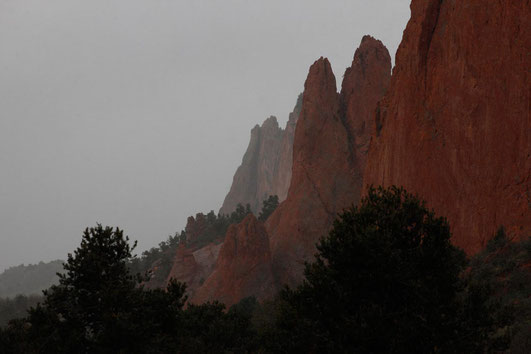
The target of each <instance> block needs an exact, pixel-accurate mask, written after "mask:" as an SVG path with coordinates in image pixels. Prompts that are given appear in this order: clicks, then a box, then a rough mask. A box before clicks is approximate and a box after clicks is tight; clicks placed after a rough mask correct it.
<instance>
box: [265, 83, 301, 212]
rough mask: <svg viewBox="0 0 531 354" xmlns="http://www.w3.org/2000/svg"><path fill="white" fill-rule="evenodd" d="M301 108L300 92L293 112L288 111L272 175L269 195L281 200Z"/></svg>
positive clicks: (284, 194)
mask: <svg viewBox="0 0 531 354" xmlns="http://www.w3.org/2000/svg"><path fill="white" fill-rule="evenodd" d="M301 110H302V93H301V94H300V95H299V97H298V99H297V103H296V104H295V108H293V112H291V113H290V115H289V119H288V122H287V123H286V128H285V129H284V135H283V137H282V142H281V144H280V151H279V157H278V163H277V166H276V170H275V174H274V176H273V182H272V191H271V193H270V194H271V195H276V196H278V200H279V201H280V202H282V201H283V200H284V199H286V197H287V195H288V189H289V185H290V182H291V169H292V166H293V140H294V138H295V127H296V126H297V121H298V119H299V116H300V113H301Z"/></svg>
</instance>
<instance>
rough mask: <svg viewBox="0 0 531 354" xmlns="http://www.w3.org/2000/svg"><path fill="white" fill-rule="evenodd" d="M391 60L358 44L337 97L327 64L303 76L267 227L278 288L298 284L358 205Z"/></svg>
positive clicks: (367, 41)
mask: <svg viewBox="0 0 531 354" xmlns="http://www.w3.org/2000/svg"><path fill="white" fill-rule="evenodd" d="M390 63H391V60H390V57H389V54H388V52H387V50H386V49H385V47H384V46H383V44H382V43H381V42H380V41H376V40H375V39H373V38H371V37H365V38H364V39H363V40H362V43H361V45H360V48H359V49H358V50H357V51H356V54H355V57H354V61H353V63H352V67H351V68H349V69H348V70H347V72H346V74H345V79H344V82H343V89H342V92H341V95H340V94H338V93H337V92H336V81H335V77H334V74H333V73H332V69H331V67H330V63H329V62H328V60H327V59H323V58H321V59H319V60H318V61H316V62H315V63H314V64H313V65H312V67H311V68H310V72H309V74H308V78H307V80H306V83H305V85H304V88H305V90H304V97H303V104H302V111H301V115H300V118H299V121H298V123H297V129H296V131H295V141H294V147H293V170H292V179H291V185H290V188H289V192H288V197H287V199H286V200H285V201H284V202H283V203H282V204H281V205H280V206H279V207H278V209H277V210H276V211H275V212H274V213H273V214H272V215H271V216H270V217H269V219H268V220H267V223H266V227H267V230H268V232H269V235H270V236H271V253H272V259H273V267H274V268H273V269H274V272H275V275H276V276H277V280H278V282H279V283H287V284H290V285H293V284H295V283H297V282H298V281H299V280H300V279H301V278H302V268H303V261H304V260H310V259H311V257H312V256H313V255H314V253H315V243H316V242H317V241H318V239H319V238H320V237H321V236H323V235H325V234H326V233H327V232H328V230H329V228H330V226H331V224H332V221H333V220H334V219H335V217H336V215H337V213H338V212H340V211H341V210H342V209H344V208H345V207H348V206H350V205H351V204H355V203H357V202H358V201H359V198H360V193H361V186H362V172H361V171H363V167H364V163H365V155H366V145H367V140H368V138H367V136H368V134H369V133H370V131H369V129H370V122H371V120H370V117H371V112H374V109H375V108H376V103H377V102H378V100H380V99H381V98H382V95H383V94H384V91H385V89H386V87H387V85H388V83H389V78H390V68H391V64H390Z"/></svg>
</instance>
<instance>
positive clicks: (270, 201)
mask: <svg viewBox="0 0 531 354" xmlns="http://www.w3.org/2000/svg"><path fill="white" fill-rule="evenodd" d="M277 207H278V196H277V195H270V196H269V198H267V199H265V200H264V201H263V202H262V211H261V212H260V215H259V216H258V220H260V221H266V220H267V218H268V217H269V215H271V214H273V212H274V211H275V209H276V208H277Z"/></svg>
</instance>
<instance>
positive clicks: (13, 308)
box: [0, 295, 44, 327]
mask: <svg viewBox="0 0 531 354" xmlns="http://www.w3.org/2000/svg"><path fill="white" fill-rule="evenodd" d="M43 299H44V298H43V297H42V296H39V295H29V296H26V295H17V296H15V297H14V298H6V299H0V327H2V326H5V325H7V323H8V322H9V321H10V320H12V319H14V318H19V317H24V316H26V313H27V311H28V310H29V308H30V307H32V306H36V305H37V303H39V302H42V301H43Z"/></svg>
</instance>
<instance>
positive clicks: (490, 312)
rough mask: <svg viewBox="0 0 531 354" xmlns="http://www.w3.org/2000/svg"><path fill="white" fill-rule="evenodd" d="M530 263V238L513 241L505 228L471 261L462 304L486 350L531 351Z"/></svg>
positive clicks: (471, 326) (471, 325)
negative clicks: (508, 236)
mask: <svg viewBox="0 0 531 354" xmlns="http://www.w3.org/2000/svg"><path fill="white" fill-rule="evenodd" d="M530 264H531V238H529V237H528V238H527V239H524V240H522V241H520V242H511V241H510V240H509V239H508V238H507V235H506V233H505V230H504V229H503V228H500V230H499V231H498V232H497V233H496V235H495V236H494V237H493V238H492V239H491V240H490V241H489V242H488V244H487V247H486V248H485V250H483V251H482V252H480V253H478V254H477V255H476V256H474V257H473V258H472V260H471V262H470V268H469V270H468V271H467V272H466V273H465V278H464V282H465V284H466V289H465V291H464V292H463V301H464V308H465V311H466V312H467V313H468V316H467V318H466V319H467V320H468V321H469V322H471V323H469V324H468V325H467V327H468V328H474V329H475V330H476V331H478V332H479V333H480V334H481V339H482V341H481V342H482V344H481V346H482V348H481V349H483V351H488V352H501V351H507V350H509V351H510V352H511V353H529V352H531V271H530V269H529V265H530Z"/></svg>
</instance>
